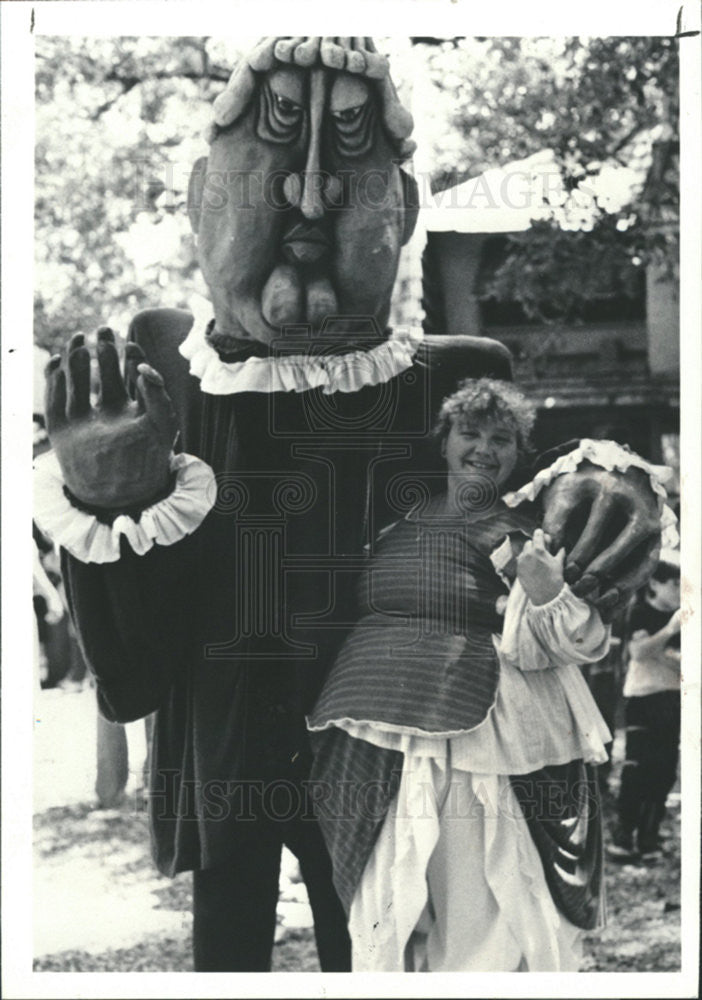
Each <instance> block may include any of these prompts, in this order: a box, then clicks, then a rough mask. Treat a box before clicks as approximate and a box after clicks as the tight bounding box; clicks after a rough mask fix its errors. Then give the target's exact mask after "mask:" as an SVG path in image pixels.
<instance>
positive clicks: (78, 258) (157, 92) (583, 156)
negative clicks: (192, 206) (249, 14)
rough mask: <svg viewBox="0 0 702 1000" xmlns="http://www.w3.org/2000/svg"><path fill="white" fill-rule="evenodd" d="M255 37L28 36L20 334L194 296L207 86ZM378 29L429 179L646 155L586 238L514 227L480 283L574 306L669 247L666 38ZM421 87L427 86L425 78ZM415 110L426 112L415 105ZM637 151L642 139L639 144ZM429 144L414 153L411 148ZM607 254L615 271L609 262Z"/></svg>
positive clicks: (593, 165) (529, 300) (52, 334)
mask: <svg viewBox="0 0 702 1000" xmlns="http://www.w3.org/2000/svg"><path fill="white" fill-rule="evenodd" d="M252 41H253V39H245V38H239V39H237V41H236V43H230V42H226V41H224V40H221V39H213V38H195V37H193V38H190V37H181V38H163V37H161V38H127V37H124V38H109V39H99V38H90V39H79V38H74V37H70V38H69V37H57V38H50V37H39V38H37V46H36V52H37V57H36V172H35V177H36V220H35V233H36V280H35V287H36V298H35V339H36V341H37V342H38V343H39V344H40V345H41V346H43V347H47V348H48V349H50V350H53V349H56V347H57V346H58V345H60V344H62V343H63V342H65V340H66V338H67V337H68V336H70V334H72V333H74V332H76V331H78V330H80V331H82V332H84V333H90V331H93V330H94V329H96V328H97V326H99V325H101V324H103V323H106V324H109V325H110V326H113V327H114V328H115V329H116V330H118V331H121V332H122V333H124V332H125V331H126V328H127V325H128V323H129V319H130V318H131V316H133V315H134V313H135V312H136V311H137V310H139V309H141V308H144V307H146V306H153V305H169V306H176V307H177V306H180V307H185V306H187V305H188V303H189V301H190V300H191V297H192V296H193V295H196V294H199V295H203V296H205V295H206V289H205V287H204V284H203V283H202V279H201V277H200V275H199V271H198V269H197V266H196V260H195V247H194V240H193V238H192V235H191V233H190V227H189V223H188V220H187V215H186V193H187V180H188V176H189V172H190V168H191V166H192V163H193V162H194V160H195V159H196V158H197V157H198V156H201V155H203V154H205V153H206V151H207V146H206V144H205V142H204V140H203V139H202V133H203V131H204V129H205V127H206V125H207V123H208V121H209V119H210V106H211V101H212V99H213V98H214V96H215V95H216V94H217V93H218V92H219V90H220V89H221V88H222V86H223V84H224V82H225V81H226V80H227V78H228V76H229V73H230V71H231V68H232V67H233V65H234V63H235V62H236V60H237V58H238V56H239V55H240V53H241V52H242V51H244V50H246V49H247V48H248V47H249V45H250V43H251V42H252ZM411 41H412V43H414V44H412V45H411V46H410V44H409V42H408V40H407V39H404V40H402V41H400V40H398V39H386V40H384V41H383V40H381V42H380V44H381V46H382V47H384V48H385V49H386V50H389V51H391V52H392V53H393V55H394V54H397V55H398V67H399V78H400V81H399V82H400V84H401V85H402V84H403V76H404V85H406V86H407V88H408V89H409V87H410V86H411V84H412V80H413V79H415V80H416V79H417V78H418V77H419V76H423V77H424V76H426V77H427V79H428V81H429V91H428V93H429V99H428V100H427V101H426V102H425V105H424V106H423V107H422V108H420V109H417V108H416V106H415V115H416V117H421V118H422V120H421V121H420V122H418V132H420V134H421V137H422V139H423V140H424V141H425V142H427V143H428V144H429V149H430V152H429V154H428V159H429V162H430V163H431V185H432V189H433V190H435V191H436V190H440V189H443V188H445V187H448V186H450V185H451V184H454V183H457V182H459V181H461V180H463V179H465V178H467V177H470V176H475V175H477V174H479V173H481V172H482V171H484V170H486V169H487V168H489V167H494V166H499V165H502V164H504V163H506V162H508V161H510V160H515V159H519V158H522V157H524V156H527V155H529V154H530V153H533V152H537V151H539V150H542V149H544V148H550V149H553V150H554V153H555V155H556V157H557V160H558V162H559V163H560V165H561V166H562V169H563V174H564V177H565V179H566V183H567V184H570V185H575V184H577V182H578V181H579V180H581V179H582V178H583V177H588V176H594V175H595V174H597V172H598V171H599V170H600V169H601V166H602V164H605V163H607V162H610V161H612V160H615V161H618V162H620V163H623V164H631V163H632V162H635V161H636V159H637V158H639V160H643V161H645V163H646V164H647V165H648V164H649V163H651V161H652V165H651V169H650V170H649V177H650V182H649V184H648V185H647V187H646V188H645V189H644V190H643V191H642V192H641V195H640V197H639V198H638V200H637V202H636V204H635V206H633V207H632V206H627V207H625V208H623V209H622V210H621V211H618V212H617V213H615V214H611V213H610V214H608V213H607V212H606V211H605V209H604V207H603V208H602V210H601V211H600V212H599V213H598V215H597V217H596V218H595V219H593V220H592V227H591V230H592V231H591V233H590V236H589V238H588V239H587V240H583V236H582V234H581V233H578V232H572V233H569V232H563V231H562V230H560V229H558V228H557V227H555V226H553V225H549V224H548V223H542V224H541V225H539V226H537V227H534V228H533V229H532V230H530V231H529V232H528V233H524V234H520V235H519V236H518V237H515V238H514V239H513V240H512V241H511V243H510V247H509V251H508V253H507V254H506V256H505V258H504V260H503V261H502V263H501V265H500V267H499V268H498V269H497V270H496V271H493V272H492V273H491V274H490V275H489V276H488V277H486V279H485V285H484V288H483V294H484V296H485V297H488V298H489V297H493V298H497V299H516V300H517V301H519V302H521V303H522V305H523V307H524V309H525V311H526V312H527V313H528V314H529V315H540V314H543V312H544V303H545V302H547V301H548V302H550V303H551V305H550V307H549V308H550V315H577V312H578V306H579V303H581V302H582V300H583V298H584V297H586V296H587V295H589V294H591V293H592V292H594V291H595V290H596V289H597V288H601V284H602V276H603V274H604V272H605V271H607V272H608V273H610V274H611V273H614V274H615V284H616V285H617V287H622V288H630V287H633V285H632V282H634V281H635V278H636V274H635V272H636V270H637V269H640V268H641V267H642V265H643V264H644V263H645V261H646V260H647V259H648V258H649V257H650V256H651V255H652V254H658V255H659V256H660V257H661V258H662V259H665V260H666V261H667V262H668V263H669V265H670V266H671V267H672V266H673V265H674V262H675V261H676V259H677V226H676V213H677V201H678V190H677V165H676V149H677V121H678V85H677V46H676V43H675V41H674V40H673V39H669V38H604V39H601V38H596V39H577V38H565V39H553V38H546V39H519V38H484V39H475V38H462V39H427V38H422V39H419V38H417V39H412V40H411ZM425 93H427V91H426V90H425ZM423 111H426V113H425V114H423V113H422V112H423ZM652 150H653V152H652ZM426 159H427V157H426V156H425V161H426ZM611 268H614V272H612V271H611Z"/></svg>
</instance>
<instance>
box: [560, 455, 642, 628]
mask: <svg viewBox="0 0 702 1000" xmlns="http://www.w3.org/2000/svg"><path fill="white" fill-rule="evenodd" d="M543 528H544V531H545V532H547V533H548V534H549V535H550V536H551V548H552V550H553V551H554V552H556V551H557V550H558V549H560V548H561V546H563V545H565V548H566V552H567V553H568V554H567V557H566V570H565V578H566V580H567V582H568V583H570V584H571V585H572V589H573V591H574V592H575V593H576V594H578V595H579V596H581V597H590V598H591V599H594V603H595V604H596V606H597V607H598V608H599V610H600V612H601V613H602V614H603V615H604V616H605V617H606V616H608V615H609V614H611V612H612V611H613V610H614V609H615V608H616V606H617V605H618V604H620V603H621V601H622V600H623V599H625V598H626V597H627V596H628V595H629V594H630V593H631V592H632V591H633V590H635V589H636V588H638V587H640V586H641V585H642V584H644V583H645V582H646V580H648V578H649V577H650V575H651V573H652V572H653V570H654V569H655V566H656V563H657V561H658V555H659V551H660V545H661V527H660V513H659V510H658V501H657V497H656V495H655V493H654V492H653V490H652V489H651V485H650V482H649V479H648V476H647V475H646V473H645V472H644V471H643V470H642V469H639V468H634V467H631V468H629V469H627V471H626V472H617V471H612V472H608V471H607V470H606V469H603V468H601V467H600V466H598V465H594V464H592V463H591V462H587V461H585V462H583V463H582V464H581V465H580V466H579V467H578V468H577V470H576V471H575V472H569V473H565V474H564V475H561V476H558V477H557V478H556V479H554V480H553V482H552V483H551V484H550V485H549V486H548V487H547V490H546V492H545V495H544V523H543Z"/></svg>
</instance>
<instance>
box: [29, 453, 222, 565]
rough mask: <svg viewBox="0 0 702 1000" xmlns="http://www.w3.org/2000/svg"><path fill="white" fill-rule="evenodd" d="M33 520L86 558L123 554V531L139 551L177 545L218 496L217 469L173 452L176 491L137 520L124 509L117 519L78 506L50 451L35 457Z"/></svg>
mask: <svg viewBox="0 0 702 1000" xmlns="http://www.w3.org/2000/svg"><path fill="white" fill-rule="evenodd" d="M34 468H35V478H34V520H35V521H36V523H37V525H38V526H39V528H40V529H41V531H43V532H44V533H45V534H46V535H48V536H49V538H51V539H52V540H53V541H54V542H55V543H57V544H58V545H61V546H62V547H63V548H64V549H66V550H67V551H68V552H70V553H71V555H72V556H75V558H76V559H78V560H80V562H84V563H110V562H116V561H117V560H118V559H119V558H120V536H121V535H124V536H125V537H126V539H127V541H128V542H129V544H130V545H131V547H132V549H133V550H134V552H136V554H137V555H139V556H142V555H144V553H146V552H148V551H149V549H151V548H153V546H154V545H155V544H158V545H173V544H175V542H179V541H180V540H181V539H182V538H185V536H186V535H190V534H192V532H193V531H195V529H196V528H198V527H199V526H200V524H201V523H202V522H203V521H204V519H205V517H206V515H207V514H208V513H209V511H210V510H211V509H212V507H213V506H214V503H215V499H216V484H215V476H214V473H213V471H212V469H211V468H210V467H209V465H207V463H206V462H203V461H202V460H201V459H199V458H195V457H194V456H193V455H172V456H171V472H173V473H175V477H176V479H175V485H174V487H173V490H172V492H171V493H170V494H169V495H168V496H167V497H164V499H163V500H159V501H158V502H157V503H155V504H153V505H152V506H151V507H147V508H146V509H145V510H143V511H142V512H141V515H140V517H139V520H138V521H135V520H134V518H132V517H129V516H128V515H127V514H119V515H118V516H117V517H116V518H115V520H114V521H113V523H112V524H104V523H102V522H101V521H98V519H97V518H96V517H95V516H94V515H93V514H89V513H87V512H86V511H83V510H79V508H78V507H75V506H74V505H73V504H72V503H71V501H70V500H69V499H68V497H67V496H66V494H65V493H64V489H63V487H64V481H63V475H62V473H61V467H60V465H59V463H58V460H57V458H56V455H55V454H54V453H53V452H52V451H50V452H47V453H46V454H45V455H42V456H41V457H40V458H38V459H37V460H36V462H35V463H34Z"/></svg>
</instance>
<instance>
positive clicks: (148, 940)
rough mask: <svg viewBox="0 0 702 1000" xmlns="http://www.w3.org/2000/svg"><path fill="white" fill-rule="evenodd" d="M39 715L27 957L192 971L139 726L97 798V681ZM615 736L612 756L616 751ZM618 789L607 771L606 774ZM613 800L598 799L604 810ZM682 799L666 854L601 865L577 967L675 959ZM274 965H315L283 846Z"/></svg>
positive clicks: (182, 886) (635, 968)
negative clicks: (153, 822) (600, 884)
mask: <svg viewBox="0 0 702 1000" xmlns="http://www.w3.org/2000/svg"><path fill="white" fill-rule="evenodd" d="M35 718H36V722H35V757H34V768H35V771H34V774H35V778H34V787H35V817H34V849H35V869H34V955H35V963H34V968H35V970H36V971H61V972H93V971H112V972H165V971H171V972H178V971H182V972H185V971H192V960H191V955H190V932H191V914H190V906H191V879H190V875H188V874H184V875H180V876H178V877H177V878H175V879H167V878H164V877H162V876H160V875H158V873H156V872H155V870H154V868H153V866H152V863H151V860H150V857H149V852H148V830H147V819H146V814H145V812H144V809H143V800H142V797H141V794H140V790H139V784H140V781H139V778H140V773H141V766H142V762H143V756H144V748H145V744H144V736H143V725H142V724H140V723H134V724H133V725H131V726H130V727H128V736H129V750H130V770H131V772H132V776H131V778H130V782H129V785H128V788H127V795H126V797H125V799H124V801H123V802H122V803H121V805H120V806H119V808H118V809H110V810H104V809H98V808H96V804H95V801H94V793H93V786H94V782H95V763H94V761H95V703H94V692H92V691H91V690H89V689H87V690H83V691H80V692H75V691H74V692H68V691H66V692H64V691H61V690H51V691H44V692H42V693H41V694H40V695H38V698H37V706H36V716H35ZM620 750H621V740H618V741H617V744H616V751H617V752H616V753H615V760H616V759H617V758H618V757H619V756H620ZM612 784H613V787H614V788H616V769H615V777H614V780H613V782H612ZM612 804H613V800H611V799H607V800H606V801H605V821H606V822H608V821H609V819H610V818H611V813H612ZM679 805H680V799H679V795H678V794H677V793H675V794H673V795H672V796H671V798H670V800H669V806H670V808H669V815H668V818H667V819H666V821H665V827H664V831H663V832H664V833H665V834H666V836H667V843H666V845H665V853H664V856H663V859H662V860H661V861H659V862H658V863H656V864H651V865H648V866H644V865H614V864H611V863H609V864H608V865H607V898H608V921H609V922H608V925H607V927H606V928H605V929H604V930H603V931H598V932H596V933H593V934H590V935H588V936H587V938H586V943H585V959H584V965H583V968H584V969H587V970H588V971H608V972H614V971H616V972H648V971H656V972H662V971H677V970H679V969H680V908H679V905H680V904H679V901H680V823H679V820H680V809H679ZM273 968H274V970H276V971H288V972H293V971H298V972H314V971H318V969H319V966H318V963H317V956H316V951H315V946H314V937H313V932H312V930H311V914H310V910H309V906H308V903H307V895H306V892H305V888H304V885H303V884H302V882H301V881H300V878H299V873H298V870H297V865H296V862H295V859H294V858H293V857H292V856H291V855H290V854H288V853H287V852H285V853H284V856H283V873H282V877H281V894H280V902H279V906H278V930H277V935H276V945H275V948H274V957H273Z"/></svg>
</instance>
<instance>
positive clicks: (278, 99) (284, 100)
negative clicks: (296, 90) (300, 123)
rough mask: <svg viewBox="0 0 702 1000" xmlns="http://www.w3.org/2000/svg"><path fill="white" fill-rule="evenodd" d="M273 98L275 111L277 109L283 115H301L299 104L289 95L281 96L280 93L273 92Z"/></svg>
mask: <svg viewBox="0 0 702 1000" xmlns="http://www.w3.org/2000/svg"><path fill="white" fill-rule="evenodd" d="M273 98H274V100H275V108H276V111H279V112H280V113H281V114H283V115H301V114H302V108H301V106H300V105H299V104H296V103H295V102H294V101H291V100H290V98H289V97H283V95H282V94H275V93H274V94H273Z"/></svg>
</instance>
